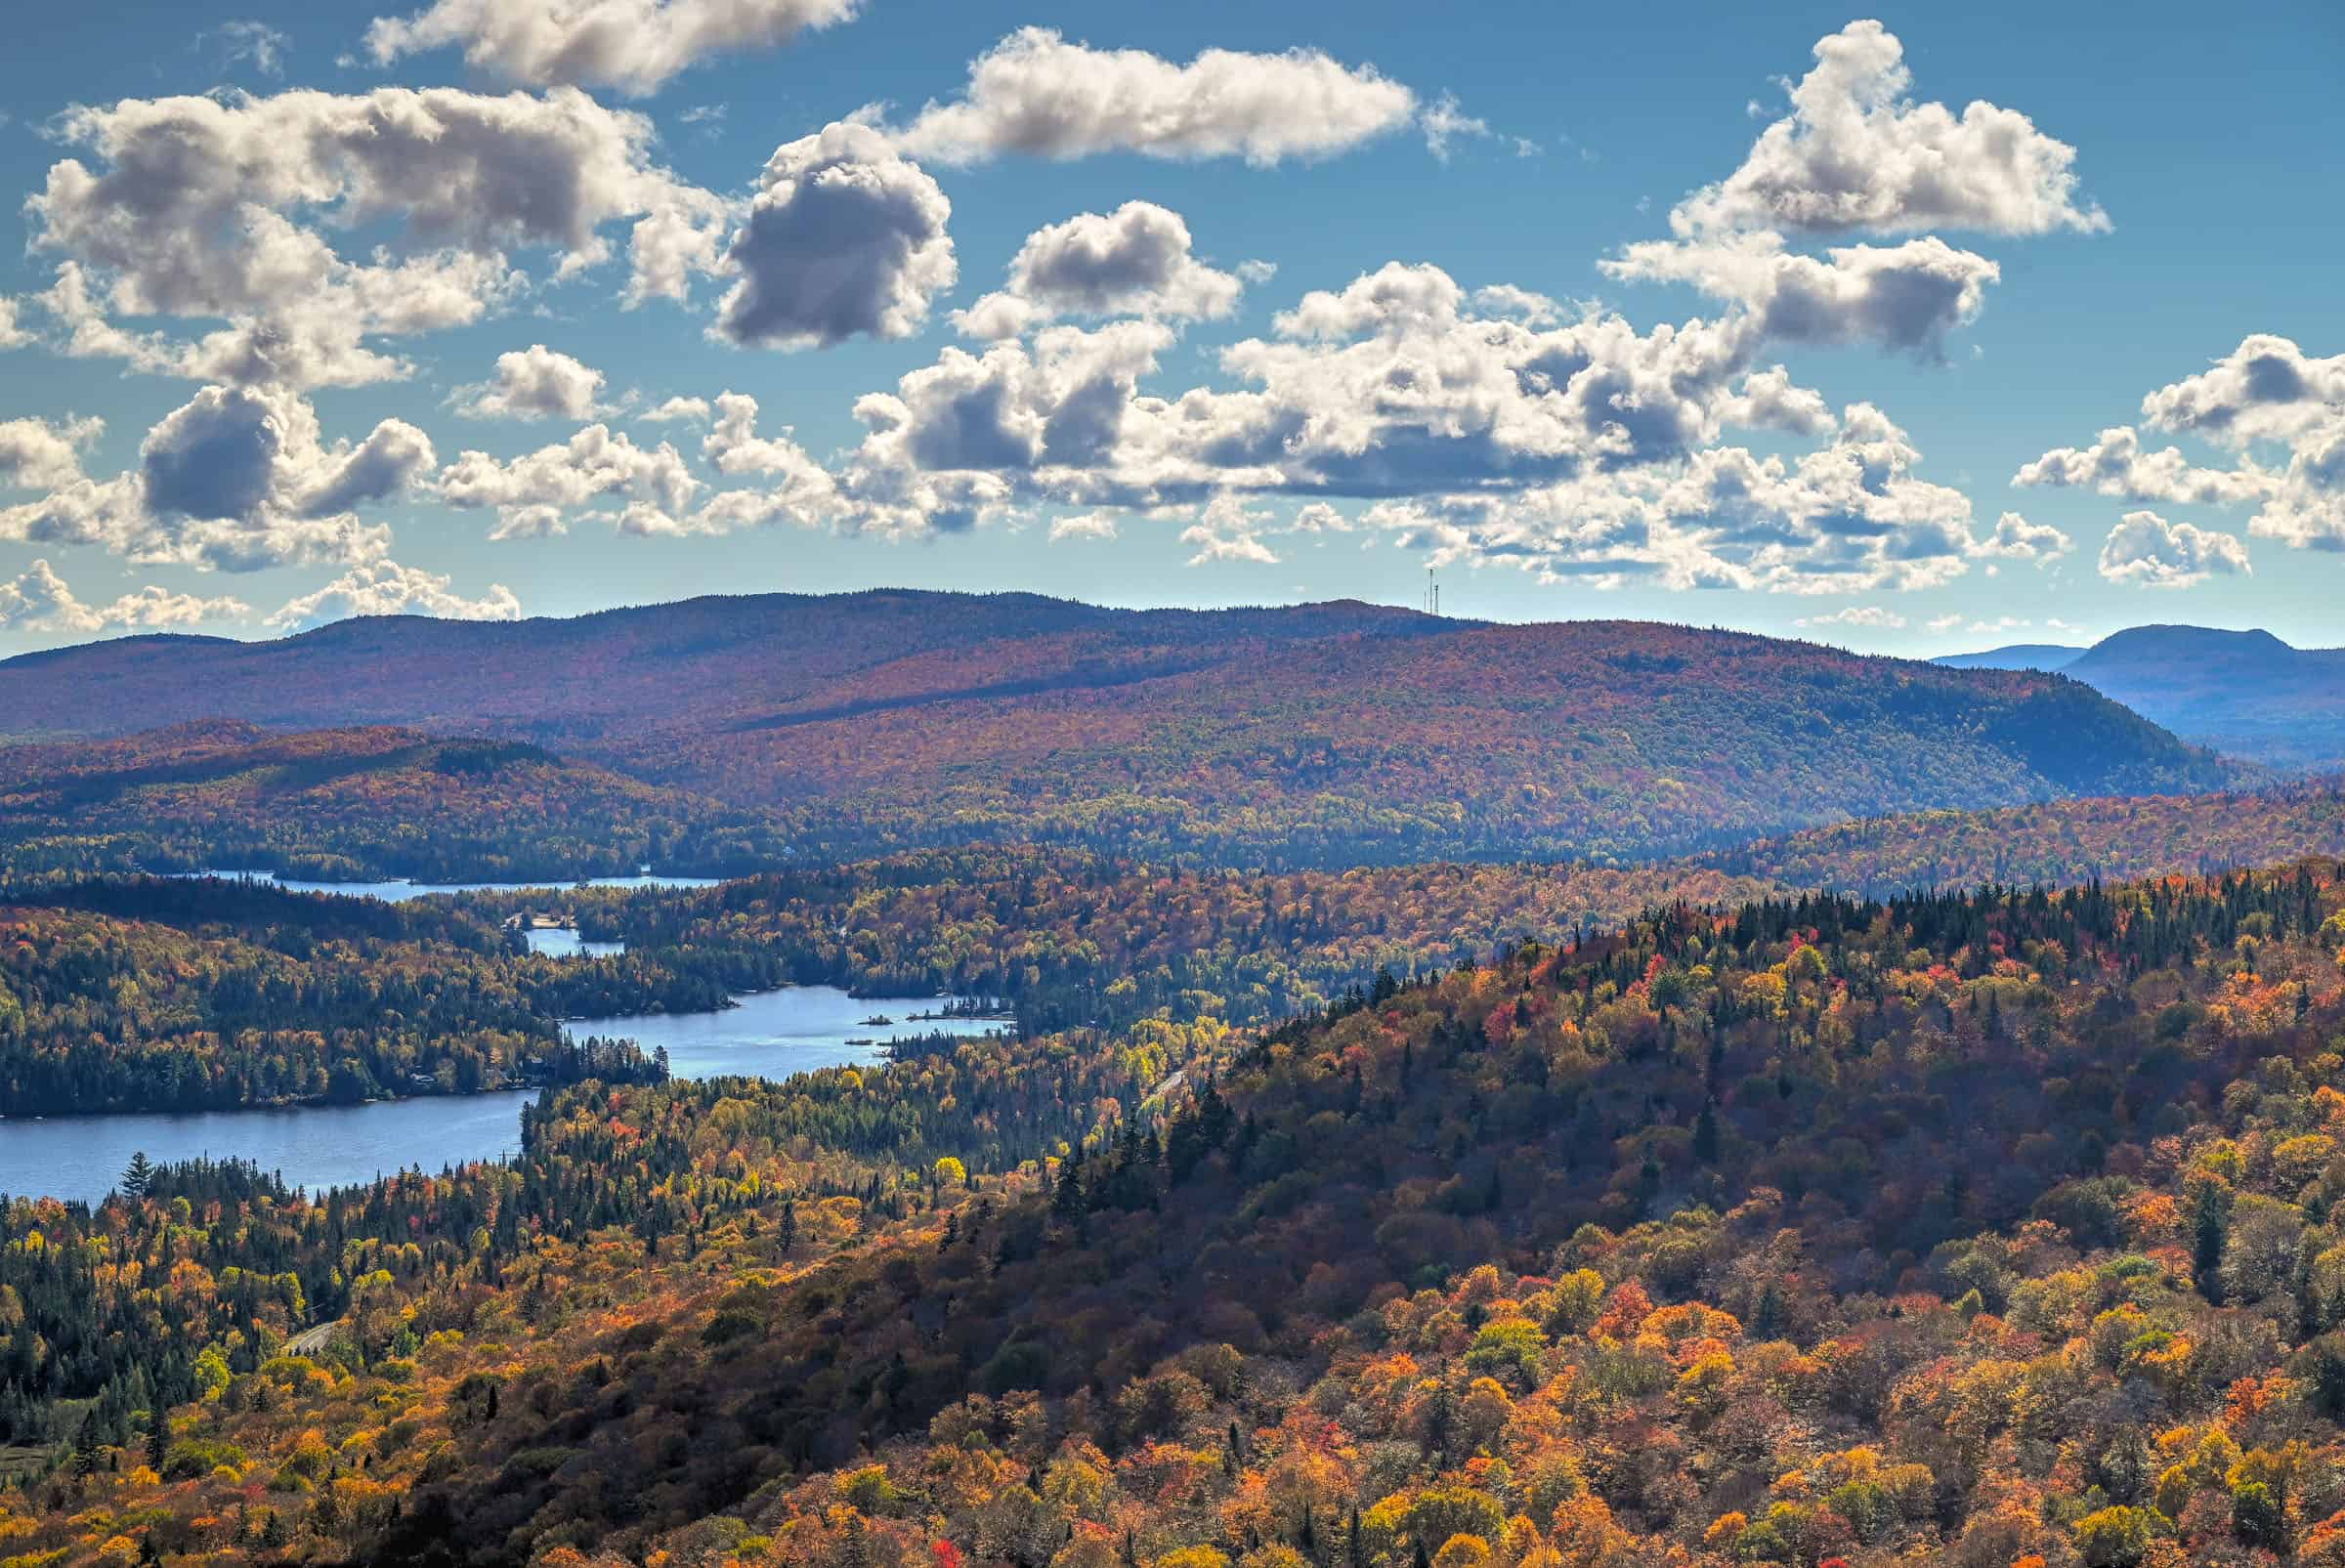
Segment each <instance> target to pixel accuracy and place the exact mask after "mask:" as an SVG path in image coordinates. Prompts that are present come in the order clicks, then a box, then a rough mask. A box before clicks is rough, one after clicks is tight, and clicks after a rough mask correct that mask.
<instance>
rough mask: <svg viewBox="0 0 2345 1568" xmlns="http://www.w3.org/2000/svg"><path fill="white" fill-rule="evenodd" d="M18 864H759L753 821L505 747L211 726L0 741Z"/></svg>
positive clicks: (557, 868)
mask: <svg viewBox="0 0 2345 1568" xmlns="http://www.w3.org/2000/svg"><path fill="white" fill-rule="evenodd" d="M0 847H5V850H6V854H7V860H8V864H9V865H10V867H11V868H12V869H16V870H19V871H43V870H60V871H90V870H112V869H133V868H135V869H147V870H163V871H169V870H194V869H267V870H273V871H278V872H281V873H284V874H286V875H289V876H305V877H316V878H320V879H323V880H328V881H340V880H351V879H365V878H374V877H403V876H404V877H411V878H414V879H415V880H417V881H435V880H451V879H452V880H468V879H474V878H480V879H489V880H514V879H519V878H525V877H554V878H561V879H569V878H571V877H576V876H587V875H604V874H612V873H619V874H626V873H631V872H633V871H635V870H636V869H638V868H640V867H642V866H644V865H646V864H656V865H658V866H659V867H660V869H662V870H674V871H687V872H689V871H707V872H712V873H715V872H724V871H734V870H744V869H751V868H755V867H759V866H769V865H772V864H774V862H775V861H776V860H778V859H780V858H781V857H782V856H783V855H784V854H785V853H786V850H785V848H784V846H783V842H782V840H781V838H780V836H779V833H778V831H777V830H776V828H775V826H774V825H773V823H772V821H771V818H770V816H769V815H768V814H766V813H763V812H760V811H757V810H755V809H753V808H740V807H730V806H724V805H721V804H719V803H718V802H715V801H712V800H709V799H706V798H704V797H702V796H696V795H692V794H689V793H687V792H685V791H682V790H677V789H670V788H664V787H661V786H660V785H657V784H644V783H642V782H640V781H638V780H634V779H629V778H625V777H623V776H621V775H619V774H616V773H613V772H611V771H610V770H608V769H605V768H599V767H595V766H593V765H592V764H590V763H584V762H579V761H576V760H574V759H568V758H563V757H558V756H555V755H553V754H552V753H550V752H547V751H544V750H542V749H540V748H538V747H536V746H533V745H531V744H529V743H527V742H513V741H460V740H457V741H451V740H444V739H437V738H434V737H431V736H427V735H422V734H419V733H417V732H415V731H411V730H403V729H398V728H394V727H390V726H375V727H371V728H363V729H337V730H320V731H301V732H295V733H291V734H283V735H278V734H272V733H271V732H269V731H267V730H263V729H261V728H260V727H259V726H257V725H253V724H249V723H245V722H242V721H235V720H210V721H201V722H197V723H192V724H185V725H174V726H171V727H169V728H166V729H162V730H153V731H146V732H142V733H141V734H138V735H135V736H128V737H123V738H120V739H114V740H103V741H90V742H39V743H31V744H21V745H15V746H7V747H0Z"/></svg>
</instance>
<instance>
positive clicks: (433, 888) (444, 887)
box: [175, 871, 723, 904]
mask: <svg viewBox="0 0 2345 1568" xmlns="http://www.w3.org/2000/svg"><path fill="white" fill-rule="evenodd" d="M175 874H178V875H181V876H217V877H222V878H224V879H226V880H229V881H242V882H267V883H270V884H271V885H272V886H276V887H281V888H283V889H284V890H285V891H287V892H288V893H338V894H340V895H341V896H342V897H344V898H354V899H381V900H382V901H383V902H384V903H385V904H405V902H406V901H407V900H409V899H419V898H424V897H426V896H428V895H430V894H433V893H520V892H524V891H526V890H528V889H530V888H533V887H544V888H564V887H714V886H716V885H717V883H718V882H719V881H721V880H723V878H721V877H715V876H653V875H650V874H648V873H647V874H645V875H642V876H587V877H579V878H576V879H574V880H571V881H568V882H410V881H407V880H406V879H405V877H400V878H396V879H394V880H392V881H388V882H296V881H292V880H289V879H288V878H285V877H282V876H279V875H277V873H276V872H275V871H181V872H177V873H175Z"/></svg>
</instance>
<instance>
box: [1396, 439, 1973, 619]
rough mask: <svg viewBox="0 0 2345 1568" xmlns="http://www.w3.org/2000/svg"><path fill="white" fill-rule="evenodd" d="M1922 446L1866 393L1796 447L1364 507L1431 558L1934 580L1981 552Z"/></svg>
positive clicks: (1819, 580) (1811, 581) (1780, 585)
mask: <svg viewBox="0 0 2345 1568" xmlns="http://www.w3.org/2000/svg"><path fill="white" fill-rule="evenodd" d="M1919 457H1920V454H1919V453H1918V452H1917V451H1915V450H1914V448H1913V446H1912V445H1911V443H1910V441H1909V439H1908V438H1907V436H1906V435H1905V433H1904V432H1903V431H1902V430H1900V429H1898V428H1897V425H1895V424H1894V423H1892V422H1891V421H1890V420H1889V419H1888V418H1887V417H1885V416H1884V415H1883V414H1882V413H1881V411H1880V410H1879V409H1877V408H1875V407H1873V406H1872V405H1870V404H1868V403H1855V404H1852V405H1851V406H1850V407H1849V408H1848V409H1847V410H1846V412H1845V413H1844V414H1843V416H1842V418H1841V420H1840V422H1839V429H1838V432H1837V433H1836V435H1835V436H1834V438H1833V440H1832V441H1831V442H1830V443H1829V444H1828V445H1823V446H1821V447H1818V448H1816V449H1815V450H1813V451H1811V452H1808V453H1806V454H1804V455H1802V456H1800V457H1798V458H1797V459H1796V460H1787V459H1785V458H1782V457H1778V456H1772V455H1769V456H1761V455H1759V454H1757V453H1754V452H1751V451H1749V450H1747V449H1745V448H1742V447H1739V446H1723V447H1707V448H1704V449H1702V450H1699V451H1695V452H1693V453H1690V454H1688V455H1687V456H1685V457H1684V459H1682V460H1680V461H1677V462H1671V463H1656V464H1650V465H1643V466H1638V467H1629V468H1618V469H1610V470H1595V471H1591V472H1589V473H1586V474H1583V475H1580V476H1577V477H1574V478H1571V479H1568V480H1564V481H1562V482H1559V483H1556V484H1553V485H1546V486H1538V487H1529V488H1526V489H1524V490H1522V491H1520V492H1518V493H1515V494H1511V495H1510V494H1489V493H1480V494H1477V493H1453V494H1450V495H1445V496H1436V497H1429V498H1427V499H1425V500H1421V501H1410V502H1391V503H1385V504H1382V505H1380V506H1377V507H1372V508H1370V509H1369V512H1368V514H1367V516H1366V521H1367V522H1368V523H1370V524H1371V525H1372V526H1375V527H1380V528H1384V529H1387V530H1396V531H1397V532H1398V533H1399V535H1400V540H1401V542H1402V543H1403V544H1405V545H1409V546H1412V547H1415V548H1422V549H1426V550H1428V551H1430V552H1431V558H1432V561H1433V563H1434V564H1436V565H1446V564H1449V563H1453V562H1457V563H1465V564H1471V565H1482V566H1510V567H1514V568H1516V569H1517V570H1520V571H1524V572H1530V573H1532V574H1533V575H1535V576H1537V577H1539V578H1540V579H1541V580H1544V581H1551V582H1573V583H1579V584H1583V585H1593V586H1618V585H1622V584H1627V583H1632V582H1643V583H1649V584H1654V585H1659V586H1664V587H1670V588H1681V589H1683V588H1742V589H1761V590H1766V591H1769V592H1778V593H1795V594H1834V593H1859V592H1872V591H1880V590H1885V589H1888V590H1903V589H1913V588H1927V587H1935V586H1938V585H1940V584H1942V583H1945V582H1948V581H1951V580H1952V579H1953V578H1955V577H1958V576H1960V575H1962V574H1963V573H1964V572H1967V571H1968V570H1969V568H1970V563H1971V561H1972V560H1973V559H1974V558H1975V557H1978V556H1981V555H1983V554H1987V553H1989V552H1990V551H1991V550H1992V549H1993V547H1994V543H1995V541H1994V539H1993V538H1992V537H1990V538H1988V539H1986V540H1982V539H1980V538H1979V537H1978V536H1977V535H1975V534H1974V533H1973V531H1972V521H1971V507H1970V502H1969V500H1968V499H1967V498H1966V497H1965V496H1963V495H1962V494H1961V493H1960V492H1959V491H1957V490H1953V489H1949V488H1947V487H1944V486H1940V485H1934V484H1931V483H1929V482H1927V481H1924V480H1922V479H1920V478H1918V477H1916V476H1915V475H1914V473H1913V472H1912V470H1913V467H1914V465H1915V463H1916V462H1917V461H1918V460H1919Z"/></svg>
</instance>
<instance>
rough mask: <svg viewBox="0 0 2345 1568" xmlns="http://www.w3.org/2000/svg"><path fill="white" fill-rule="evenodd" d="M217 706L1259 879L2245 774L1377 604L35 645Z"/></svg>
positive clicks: (167, 710) (125, 709) (2078, 723)
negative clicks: (428, 737)
mask: <svg viewBox="0 0 2345 1568" xmlns="http://www.w3.org/2000/svg"><path fill="white" fill-rule="evenodd" d="M196 717H204V718H219V719H227V720H234V721H239V722H242V723H247V724H253V725H260V726H266V727H269V728H272V729H282V728H314V727H320V726H327V725H332V726H352V725H359V726H384V725H389V726H404V727H408V728H410V729H413V730H416V731H420V732H425V733H429V734H438V735H447V734H451V733H453V734H461V735H470V736H481V737H488V738H492V739H495V740H500V741H506V742H524V743H527V744H530V745H534V746H538V747H542V748H545V749H546V750H548V751H551V752H554V753H559V754H565V755H568V756H572V757H576V758H579V759H583V760H584V761H585V762H588V763H591V764H593V765H595V766H597V767H600V768H604V769H609V770H613V771H614V772H616V773H618V774H623V775H625V776H626V777H628V778H630V779H633V780H636V781H640V782H642V783H644V784H652V785H657V786H660V787H661V788H665V789H671V790H681V791H686V792H689V793H691V794H694V795H698V796H704V797H708V798H711V799H714V800H718V801H723V802H725V803H727V804H728V805H730V806H732V807H734V808H738V809H742V810H754V811H759V812H767V813H771V814H773V820H774V821H775V822H776V823H778V824H779V825H780V827H781V829H782V830H783V831H784V832H786V833H787V834H788V836H789V840H790V841H791V842H792V844H793V845H795V846H796V847H798V848H799V849H801V850H802V851H804V852H807V853H813V854H823V855H837V854H861V853H870V852H874V851H886V850H891V849H896V848H902V847H908V846H918V845H950V844H958V843H969V842H980V841H1001V840H1015V841H1032V842H1044V843H1065V844H1078V845H1083V846H1086V847H1090V848H1096V849H1103V850H1109V851H1114V852H1119V853H1133V854H1138V855H1142V856H1146V857H1148V858H1151V859H1156V860H1163V861H1179V862H1190V863H1207V864H1230V865H1264V866H1276V865H1342V864H1352V863H1358V862H1379V863H1387V864H1389V863H1402V862H1410V861H1421V860H1428V859H1435V858H1467V859H1514V858H1525V857H1536V858H1585V859H1593V860H1599V861H1614V862H1618V861H1626V860H1631V859H1641V858H1649V857H1652V856H1657V855H1667V854H1674V853H1681V852H1685V851H1690V850H1696V849H1702V848H1708V847H1715V846H1719V845H1723V844H1727V843H1730V842H1735V841H1739V840H1741V839H1745V838H1748V837H1751V836H1753V835H1755V834H1761V833H1771V832H1783V831H1790V830H1796V829H1798V828H1801V827H1806V826H1817V825H1821V824H1826V823H1831V822H1836V821H1840V820H1843V819H1846V818H1850V817H1858V816H1871V815H1880V814H1883V813H1890V812H1902V811H1912V810H1920V809H1930V808H1947V809H1979V808H1985V807H1995V806H2006V805H2013V804H2019V803H2025V802H2029V801H2042V800H2052V799H2059V798H2063V797H2067V796H2071V795H2104V794H2144V793H2159V792H2190V791H2197V790H2204V789H2209V788H2215V787H2220V786H2221V785H2223V784H2227V783H2231V782H2234V781H2235V780H2236V779H2237V778H2238V774H2237V771H2236V770H2233V769H2229V768H2227V767H2226V766H2224V765H2222V764H2220V763H2218V762H2217V761H2216V760H2215V759H2213V758H2212V757H2211V756H2208V755H2206V754H2204V753H2202V752H2200V751H2198V750H2196V749H2194V748H2193V747H2191V746H2188V745H2186V744H2184V743H2183V742H2180V741H2178V740H2176V739H2175V737H2173V736H2172V735H2169V734H2167V733H2166V732H2164V731H2163V730H2161V729H2159V728H2158V727H2156V726H2155V725H2153V724H2151V723H2149V722H2147V721H2145V720H2144V719H2142V718H2141V717H2139V716H2138V715H2136V714H2134V713H2131V712H2128V711H2127V710H2126V709H2124V708H2123V707H2121V706H2119V705H2117V704H2116V703H2113V702H2111V701H2110V700H2108V699H2105V698H2103V697H2101V696H2099V695H2097V694H2096V693H2095V692H2093V691H2092V690H2090V689H2089V688H2087V687H2084V686H2082V685H2079V684H2076V683H2074V682H2071V681H2068V680H2065V679H2062V678H2060V677H2058V676H2048V675H2042V674H2033V673H2025V672H2009V671H1997V670H1950V669H1944V668H1940V667H1936V666H1932V665H1928V664H1920V663H1912V662H1907V661H1903V660H1897V659H1887V658H1867V657H1857V656H1855V655H1851V654H1848V653H1844V652H1841V651H1839V650H1835V649H1829V648H1823V647H1818V646H1815V645H1812V644H1806V643H1791V642H1780V641H1774V640H1770V639H1767V638H1761V637H1754V636H1746V635H1742V634H1737V633H1730V632H1720V631H1700V630H1694V629H1690V628H1684V627H1676V626H1665V625H1655V624H1647V623H1640V622H1625V621H1582V622H1569V623H1560V624H1545V625H1524V626H1498V625H1483V624H1477V623H1472V622H1460V621H1449V620H1441V619H1437V618H1434V617H1430V616H1426V615H1420V614H1414V613H1411V612H1405V611H1395V610H1389V609H1380V608H1377V607H1373V606H1368V605H1360V604H1330V605H1313V606H1301V607H1295V608H1291V609H1277V610H1251V611H1221V612H1194V611H1155V612H1132V611H1114V610H1104V609H1099V608H1097V607H1093V606H1087V605H1080V604H1071V603H1067V602H1064V601H1056V600H1047V599H1040V598H1035V597H1032V596H1027V595H997V596H972V595H959V594H928V593H910V592H877V593H864V594H852V595H844V596H837V597H829V598H809V597H799V596H789V595H772V596H764V597H758V598H743V599H703V600H695V601H691V602H689V603H686V604H682V605H674V606H662V607H659V608H657V609H652V610H634V611H614V612H608V613H605V614H597V615H589V616H584V617H580V618H578V619H575V620H539V621H525V622H519V623H514V624H507V625H494V624H490V625H481V624H454V623H445V622H439V621H431V620H423V619H415V618H386V619H372V620H358V621H348V622H343V623H340V624H337V625H333V626H329V627H326V628H323V629H321V630H319V631H316V632H311V633H308V634H305V635H302V636H299V637H293V638H288V639H285V640H282V641H278V642H270V643H254V644H243V643H224V642H219V641H216V640H204V639H187V638H168V637H162V638H139V639H127V640H124V641H121V642H114V643H106V644H99V645H93V646H91V647H87V648H82V649H74V650H66V651H64V652H60V653H50V654H44V655H40V656H35V657H28V658H21V659H15V660H11V661H8V662H7V663H4V664H0V735H14V736H17V737H21V738H24V739H33V738H36V737H46V738H50V739H56V738H58V736H59V733H60V731H61V730H63V729H65V728H66V727H69V726H78V727H80V728H81V729H82V731H83V732H84V733H86V734H92V735H106V734H115V735H119V734H122V733H126V732H131V731H136V730H139V729H143V728H148V727H151V726H154V725H157V724H170V723H179V722H183V721H186V720H189V719H192V718H196Z"/></svg>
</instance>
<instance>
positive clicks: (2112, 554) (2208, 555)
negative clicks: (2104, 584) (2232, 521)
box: [2101, 512, 2250, 588]
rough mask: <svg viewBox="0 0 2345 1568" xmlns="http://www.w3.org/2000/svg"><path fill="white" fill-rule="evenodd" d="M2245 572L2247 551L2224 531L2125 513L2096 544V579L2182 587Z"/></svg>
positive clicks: (2138, 513)
mask: <svg viewBox="0 0 2345 1568" xmlns="http://www.w3.org/2000/svg"><path fill="white" fill-rule="evenodd" d="M2248 570H2250V569H2249V567H2248V565H2247V547H2246V546H2245V545H2243V544H2241V543H2240V542H2239V541H2238V539H2236V538H2234V537H2233V536H2232V535H2230V534H2228V533H2218V532H2213V531H2210V530H2206V529H2201V528H2195V527H2193V526H2192V525H2191V524H2188V523H2169V522H2167V521H2166V520H2165V519H2164V518H2162V517H2160V516H2158V515H2157V514H2156V513H2155V512H2128V513H2126V514H2125V516H2124V519H2123V520H2122V521H2120V522H2119V523H2118V524H2117V526H2116V527H2115V528H2113V529H2111V530H2109V538H2108V540H2107V541H2106V542H2105V543H2103V545H2102V546H2101V575H2103V576H2104V577H2107V578H2108V579H2109V580H2110V581H2111V582H2130V583H2136V584H2138V585H2140V586H2142V587H2145V588H2187V587H2190V586H2191V585H2192V584H2194V583H2199V582H2204V581H2205V580H2206V579H2207V578H2208V577H2210V576H2213V575H2216V574H2218V573H2220V574H2223V575H2232V574H2236V573H2238V572H2246V571H2248Z"/></svg>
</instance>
